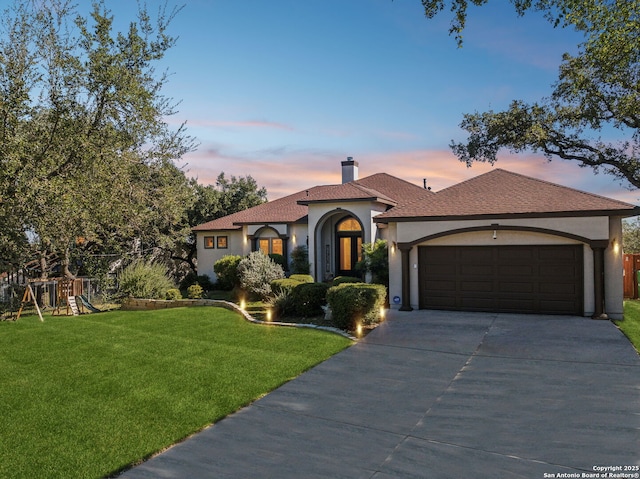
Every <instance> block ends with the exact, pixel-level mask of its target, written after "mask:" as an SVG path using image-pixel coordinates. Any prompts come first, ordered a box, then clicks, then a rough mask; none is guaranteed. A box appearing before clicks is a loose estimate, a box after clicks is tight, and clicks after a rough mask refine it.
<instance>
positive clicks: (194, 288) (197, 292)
mask: <svg viewBox="0 0 640 479" xmlns="http://www.w3.org/2000/svg"><path fill="white" fill-rule="evenodd" d="M203 294H204V290H203V289H202V286H200V285H199V284H197V283H196V284H192V285H191V286H189V287H188V288H187V298H189V299H200V298H202V295H203Z"/></svg>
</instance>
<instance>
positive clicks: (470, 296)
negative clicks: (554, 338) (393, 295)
mask: <svg viewBox="0 0 640 479" xmlns="http://www.w3.org/2000/svg"><path fill="white" fill-rule="evenodd" d="M418 264H419V272H418V283H419V307H420V308H421V309H448V310H466V311H496V312H512V313H541V314H567V315H582V314H583V304H584V301H583V288H584V286H583V285H584V281H583V246H582V245H580V244H576V245H513V246H511V245H502V246H419V247H418Z"/></svg>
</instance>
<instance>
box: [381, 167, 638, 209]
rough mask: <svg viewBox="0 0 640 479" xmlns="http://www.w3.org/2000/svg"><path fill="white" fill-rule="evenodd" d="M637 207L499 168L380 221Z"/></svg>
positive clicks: (410, 205)
mask: <svg viewBox="0 0 640 479" xmlns="http://www.w3.org/2000/svg"><path fill="white" fill-rule="evenodd" d="M636 208H637V207H636V206H634V205H631V204H629V203H624V202H622V201H618V200H614V199H610V198H605V197H603V196H598V195H594V194H591V193H586V192H584V191H579V190H575V189H572V188H568V187H565V186H561V185H557V184H555V183H550V182H547V181H543V180H539V179H536V178H531V177H528V176H524V175H520V174H517V173H512V172H509V171H505V170H502V169H495V170H492V171H490V172H488V173H485V174H482V175H480V176H476V177H475V178H471V179H469V180H467V181H463V182H462V183H458V184H456V185H453V186H450V187H449V188H445V189H444V190H441V191H439V192H437V193H435V195H433V196H431V197H430V198H428V199H427V200H422V201H414V202H412V203H409V204H405V205H404V206H399V207H397V208H393V209H392V210H389V211H387V212H386V213H383V214H382V215H379V216H378V217H376V221H380V220H383V221H384V220H390V219H402V218H405V219H407V218H427V217H434V218H438V217H467V216H482V215H489V216H491V215H493V216H495V215H511V214H534V215H535V214H549V213H562V212H567V213H576V212H589V211H618V210H620V212H621V213H622V214H624V213H625V212H629V213H632V212H633V211H634V210H635V209H636Z"/></svg>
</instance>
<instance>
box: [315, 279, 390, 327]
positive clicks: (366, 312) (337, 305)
mask: <svg viewBox="0 0 640 479" xmlns="http://www.w3.org/2000/svg"><path fill="white" fill-rule="evenodd" d="M386 294H387V289H386V288H385V287H384V286H383V285H381V284H366V283H344V284H340V285H338V286H333V287H331V288H329V290H328V291H327V302H328V303H329V306H330V307H331V314H332V318H333V322H334V325H335V326H336V327H337V328H340V329H343V330H345V331H354V330H355V329H356V326H357V324H358V322H360V323H362V324H363V325H365V324H372V323H376V322H378V321H379V320H380V308H381V307H383V306H384V301H385V298H386Z"/></svg>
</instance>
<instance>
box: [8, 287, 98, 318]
mask: <svg viewBox="0 0 640 479" xmlns="http://www.w3.org/2000/svg"><path fill="white" fill-rule="evenodd" d="M33 282H37V281H28V282H27V286H26V288H25V291H24V294H23V296H22V301H21V302H20V309H19V310H18V314H17V316H16V318H15V320H16V321H17V320H18V319H20V315H21V314H22V311H23V309H24V307H25V306H27V305H31V304H33V305H34V306H35V309H36V311H37V312H38V317H39V318H40V321H44V319H43V317H42V312H41V311H40V307H39V306H38V301H37V300H36V295H35V293H34V292H33V288H32V286H31V283H33ZM63 308H64V309H63ZM62 311H65V313H63V312H62ZM85 312H92V313H98V312H100V310H99V309H98V308H96V307H94V306H93V305H92V304H91V303H90V302H89V300H88V299H87V297H86V296H85V295H84V291H83V282H82V279H71V278H59V279H58V280H57V284H56V306H55V309H54V310H53V312H52V314H53V315H62V314H66V315H67V316H70V315H73V316H78V315H80V313H85Z"/></svg>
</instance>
